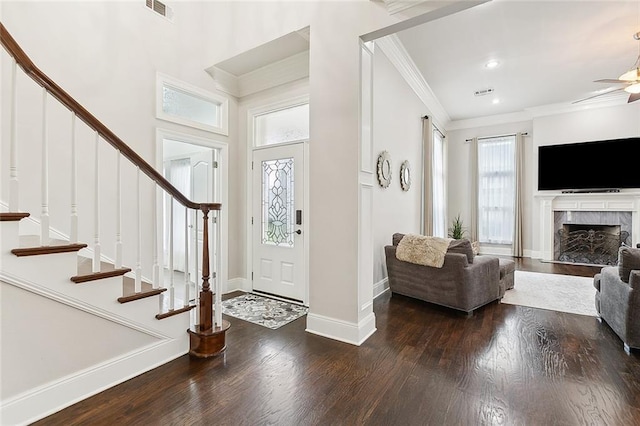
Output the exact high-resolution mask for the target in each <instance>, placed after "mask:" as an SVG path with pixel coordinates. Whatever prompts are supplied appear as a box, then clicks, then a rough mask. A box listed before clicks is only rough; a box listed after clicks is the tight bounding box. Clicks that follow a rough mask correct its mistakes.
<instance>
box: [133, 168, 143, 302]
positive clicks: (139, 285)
mask: <svg viewBox="0 0 640 426" xmlns="http://www.w3.org/2000/svg"><path fill="white" fill-rule="evenodd" d="M137 169H138V170H137V175H136V193H137V196H138V202H137V206H136V210H137V211H136V214H137V215H138V235H137V248H136V250H137V251H136V253H137V260H136V283H135V292H136V293H140V292H141V291H142V260H141V259H142V214H141V209H140V207H141V200H140V199H141V197H140V167H137Z"/></svg>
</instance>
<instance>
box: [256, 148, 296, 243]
mask: <svg viewBox="0 0 640 426" xmlns="http://www.w3.org/2000/svg"><path fill="white" fill-rule="evenodd" d="M294 206H295V199H294V170H293V158H280V159H276V160H266V161H262V215H261V216H262V243H263V244H272V245H276V246H280V247H293V245H294V238H293V233H294V230H293V227H294Z"/></svg>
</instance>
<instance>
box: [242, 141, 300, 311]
mask: <svg viewBox="0 0 640 426" xmlns="http://www.w3.org/2000/svg"><path fill="white" fill-rule="evenodd" d="M303 179H304V143H297V144H292V145H285V146H277V147H270V148H264V149H256V150H254V151H253V228H252V229H253V231H252V234H253V235H252V238H253V256H252V257H253V274H252V276H253V290H254V291H259V292H264V293H268V294H272V295H276V296H281V297H286V298H289V299H293V300H298V301H304V295H305V289H306V283H305V282H304V280H305V269H304V267H305V265H304V238H305V235H304V234H303V232H302V221H303V220H304V214H303V213H304V212H303V211H302V209H303V203H304V200H303V196H304V182H303Z"/></svg>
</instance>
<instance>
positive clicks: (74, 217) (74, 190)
mask: <svg viewBox="0 0 640 426" xmlns="http://www.w3.org/2000/svg"><path fill="white" fill-rule="evenodd" d="M77 155H78V154H77V152H76V115H75V114H72V115H71V231H70V232H69V242H70V243H77V242H78V180H77V179H78V178H77V176H78V167H77Z"/></svg>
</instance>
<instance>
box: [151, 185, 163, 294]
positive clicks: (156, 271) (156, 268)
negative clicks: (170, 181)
mask: <svg viewBox="0 0 640 426" xmlns="http://www.w3.org/2000/svg"><path fill="white" fill-rule="evenodd" d="M153 206H154V208H153V283H152V285H153V288H160V264H159V263H158V250H159V249H160V248H159V247H158V187H157V186H156V187H155V189H154V193H153ZM160 303H162V300H161V301H160ZM160 306H161V307H162V305H160Z"/></svg>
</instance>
